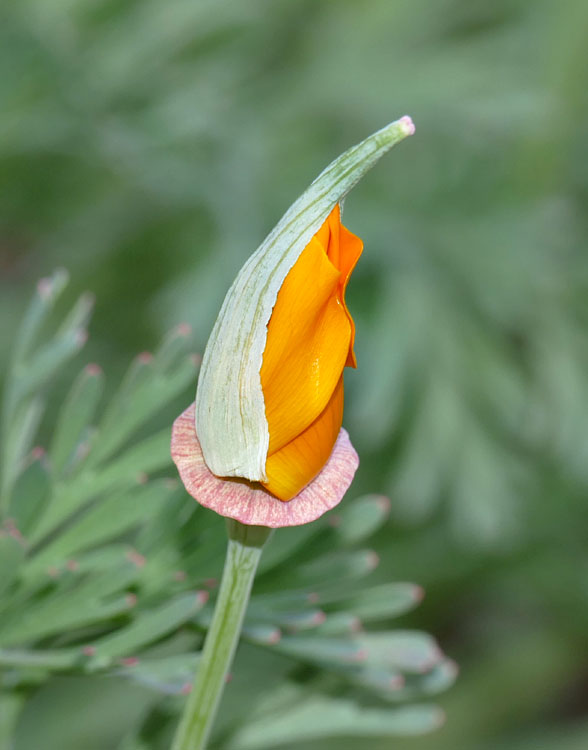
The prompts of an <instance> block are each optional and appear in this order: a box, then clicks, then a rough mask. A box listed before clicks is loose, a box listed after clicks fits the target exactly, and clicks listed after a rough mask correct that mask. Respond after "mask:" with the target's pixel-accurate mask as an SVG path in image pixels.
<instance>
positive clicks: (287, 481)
mask: <svg viewBox="0 0 588 750" xmlns="http://www.w3.org/2000/svg"><path fill="white" fill-rule="evenodd" d="M362 247H363V245H362V242H361V240H360V239H359V238H358V237H356V236H355V235H353V234H352V233H351V232H349V231H348V230H347V229H346V228H345V227H343V226H342V224H341V220H340V211H339V206H336V207H335V208H334V209H333V211H332V212H331V214H330V215H329V216H328V218H327V219H326V221H325V222H324V224H323V226H322V227H321V229H320V230H319V231H318V232H317V234H316V235H315V236H314V237H313V238H312V240H311V241H310V242H309V244H308V245H307V246H306V248H305V249H304V251H303V252H302V253H301V255H300V257H299V258H298V260H297V262H296V263H295V264H294V266H293V268H292V269H291V270H290V272H289V273H288V275H287V276H286V279H285V280H284V283H283V284H282V287H281V289H280V291H279V293H278V297H277V300H276V304H275V306H274V309H273V312H272V316H271V318H270V321H269V324H268V336H267V343H266V348H265V351H264V355H263V363H262V367H261V372H260V375H261V384H262V389H263V394H264V401H265V409H266V418H267V421H268V427H269V436H270V443H269V450H268V458H267V462H266V474H267V476H268V480H267V482H265V483H264V486H265V487H266V489H268V490H269V491H270V492H272V493H273V494H275V495H276V497H279V498H280V499H281V500H289V499H290V498H292V497H294V495H296V494H297V493H298V492H299V491H300V490H301V489H302V488H303V487H304V486H305V485H306V484H308V482H309V481H310V480H311V479H313V477H315V476H316V474H317V473H318V472H319V471H320V469H321V468H322V466H323V465H324V463H325V462H326V461H327V459H328V457H329V455H330V453H331V450H332V448H333V445H334V443H335V440H336V438H337V434H338V432H339V429H340V427H341V421H342V416H343V381H342V373H343V368H344V367H345V366H346V365H351V366H355V357H354V354H353V338H354V325H353V320H352V319H351V316H350V314H349V312H348V310H347V307H346V306H345V288H346V286H347V282H348V280H349V277H350V275H351V272H352V270H353V268H354V266H355V264H356V262H357V259H358V258H359V255H360V254H361V251H362Z"/></svg>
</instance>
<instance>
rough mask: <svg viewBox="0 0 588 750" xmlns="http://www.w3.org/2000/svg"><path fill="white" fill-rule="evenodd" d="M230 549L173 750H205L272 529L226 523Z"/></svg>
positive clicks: (230, 521)
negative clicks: (260, 560)
mask: <svg viewBox="0 0 588 750" xmlns="http://www.w3.org/2000/svg"><path fill="white" fill-rule="evenodd" d="M228 531H229V545H228V549H227V557H226V560H225V567H224V570H223V577H222V581H221V585H220V589H219V592H218V599H217V601H216V607H215V610H214V615H213V617H212V622H211V624H210V628H209V630H208V635H207V636H206V641H205V643H204V650H203V652H202V658H201V660H200V664H199V667H198V671H197V673H196V677H195V679H194V685H193V687H192V692H191V693H190V697H189V698H188V701H187V703H186V706H185V708H184V713H183V715H182V719H181V721H180V725H179V727H178V730H177V732H176V736H175V738H174V742H173V745H172V750H202V749H203V748H205V747H206V743H207V740H208V737H209V735H210V731H211V729H212V724H213V722H214V718H215V716H216V712H217V710H218V706H219V703H220V699H221V696H222V693H223V689H224V686H225V684H226V678H227V674H228V671H229V668H230V666H231V662H232V660H233V656H234V653H235V650H236V648H237V643H238V641H239V634H240V633H241V627H242V625H243V618H244V617H245V611H246V609H247V603H248V602H249V595H250V593H251V587H252V585H253V579H254V578H255V571H256V570H257V565H258V563H259V558H260V557H261V552H262V549H263V545H264V544H265V542H266V541H267V539H268V538H269V536H270V533H271V529H268V528H265V527H263V526H245V525H243V524H241V523H239V522H238V521H232V520H228Z"/></svg>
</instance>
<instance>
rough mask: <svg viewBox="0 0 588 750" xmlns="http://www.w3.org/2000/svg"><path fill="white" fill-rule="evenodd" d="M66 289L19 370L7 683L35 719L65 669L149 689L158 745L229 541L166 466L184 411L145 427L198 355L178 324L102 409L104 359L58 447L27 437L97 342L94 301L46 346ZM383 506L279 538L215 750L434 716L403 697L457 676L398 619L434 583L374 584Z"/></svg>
mask: <svg viewBox="0 0 588 750" xmlns="http://www.w3.org/2000/svg"><path fill="white" fill-rule="evenodd" d="M66 281H67V277H66V275H65V274H64V273H63V272H58V273H56V274H55V275H54V276H53V277H52V278H51V279H47V280H44V281H42V282H41V283H40V284H39V286H38V290H37V293H36V295H35V296H34V299H33V301H32V304H31V306H30V307H29V310H28V312H27V315H26V317H25V320H24V322H23V324H22V326H21V327H20V329H19V331H18V333H17V335H16V337H15V342H14V344H15V346H14V356H13V358H12V360H11V362H10V364H9V368H8V371H7V373H6V384H5V399H4V412H3V444H2V445H3V449H2V490H3V495H2V501H3V506H2V507H3V512H2V532H1V535H0V555H1V558H2V581H1V583H2V588H3V591H2V600H1V603H0V609H1V618H0V666H1V667H2V681H3V687H4V689H5V690H11V691H13V697H14V696H15V695H18V696H19V699H18V702H19V704H20V703H22V704H23V705H24V706H25V708H24V709H23V711H24V715H25V716H26V714H27V709H26V702H27V699H28V696H29V695H31V694H34V691H35V690H37V689H38V688H39V686H41V685H43V684H45V683H47V682H48V681H50V680H52V679H54V677H55V675H57V674H62V675H74V674H84V675H87V676H90V677H92V676H94V677H101V678H104V677H106V676H111V677H115V678H116V679H117V680H118V681H119V682H120V681H121V680H123V681H129V683H134V684H136V685H140V686H143V687H146V688H148V689H149V693H150V695H152V694H154V695H156V696H159V697H158V698H157V700H155V699H153V697H151V698H150V701H149V705H150V712H149V714H148V715H147V716H141V720H138V719H137V718H136V717H135V718H134V719H133V720H132V721H131V720H129V726H128V727H125V732H126V735H125V737H124V739H123V738H121V742H123V744H122V745H121V748H123V747H126V748H128V747H139V746H140V747H165V746H166V742H167V737H168V734H167V733H168V732H169V731H170V728H171V727H172V726H173V724H174V722H175V721H176V714H177V711H178V710H179V708H180V706H181V701H182V700H183V695H184V694H185V692H186V690H187V689H189V686H190V682H191V679H192V675H193V673H194V670H195V668H196V667H197V664H198V659H199V651H200V648H201V645H202V642H203V638H204V634H205V632H206V628H207V625H208V623H209V620H210V617H211V613H212V609H213V605H214V597H215V591H216V586H217V581H218V578H219V576H220V573H221V571H222V565H223V559H224V554H225V547H226V534H225V530H224V521H223V519H221V518H220V517H219V516H217V515H216V514H214V513H212V512H210V511H207V510H205V509H203V508H201V507H199V506H198V504H197V503H195V502H194V501H193V500H192V499H191V498H190V497H189V496H188V495H187V494H186V493H185V491H184V489H183V487H182V486H181V484H180V483H179V482H178V480H177V479H176V478H174V477H173V476H172V474H173V471H172V469H171V462H170V456H169V441H170V426H169V425H171V421H172V419H173V415H172V414H170V415H169V420H168V422H167V424H168V426H166V427H165V428H164V429H160V430H155V431H154V430H153V429H152V428H151V426H150V424H151V423H152V421H153V417H155V415H156V414H157V413H158V412H161V411H163V410H165V408H166V406H169V404H170V402H171V401H172V400H173V399H174V398H175V397H177V396H178V395H180V394H182V393H184V392H186V391H187V389H188V387H189V386H190V385H193V383H194V380H195V374H196V368H197V364H198V358H197V357H196V356H195V355H193V354H191V353H190V347H189V336H188V333H189V331H188V330H187V327H186V326H180V327H178V328H176V329H175V330H174V331H173V332H172V333H170V334H169V335H168V336H167V337H166V338H165V339H164V341H163V342H162V344H161V346H160V348H159V349H158V350H157V351H156V352H155V353H154V354H153V355H147V354H141V355H139V356H138V357H137V358H136V359H135V360H134V361H133V362H132V363H131V366H130V368H129V370H128V372H127V374H126V376H125V377H124V379H123V381H122V383H121V384H120V386H119V388H118V389H117V390H116V391H115V393H114V395H113V397H112V398H111V399H110V402H109V403H108V404H106V405H103V404H102V403H101V395H102V387H103V379H104V376H103V374H102V372H101V370H100V368H99V367H97V366H96V365H88V366H86V367H85V368H84V369H83V370H82V372H81V373H80V374H79V375H78V376H77V378H76V379H75V380H74V382H73V385H72V387H71V390H70V391H69V394H68V395H67V396H66V398H65V400H64V402H63V404H62V405H61V406H60V408H59V410H58V413H57V414H58V415H57V419H56V423H55V425H54V426H53V427H52V429H51V430H50V435H51V437H50V441H49V444H48V448H47V450H46V451H45V450H41V449H40V448H38V447H33V446H34V445H35V438H36V434H37V428H38V425H39V420H40V417H41V414H42V413H43V406H44V401H45V400H46V398H47V393H48V391H47V385H48V382H49V380H50V379H51V377H52V376H53V375H54V374H55V373H56V372H57V371H58V370H59V368H61V367H62V366H64V365H65V364H66V362H67V361H68V360H69V358H70V357H71V356H72V355H74V354H75V353H76V352H77V351H78V350H79V349H80V347H81V346H82V344H83V342H84V341H85V334H84V332H85V326H86V323H87V319H88V315H89V312H90V306H91V305H90V300H89V298H87V297H82V298H81V299H80V300H79V301H78V302H77V303H76V305H74V307H73V309H72V310H71V312H70V313H69V314H68V315H67V316H66V318H65V319H64V321H63V322H62V323H61V325H60V326H59V327H58V328H57V330H56V331H54V332H53V333H51V334H50V335H48V334H45V335H44V336H43V338H42V340H40V338H39V334H40V332H41V331H43V330H44V329H45V328H46V319H47V318H48V317H49V313H50V311H51V307H52V306H53V303H54V302H55V300H56V298H57V297H58V295H59V294H60V293H61V291H62V289H63V288H64V286H65V284H66ZM387 514H388V502H387V500H386V499H385V498H383V497H380V496H374V495H367V496H364V497H361V498H358V499H356V500H353V501H348V502H346V503H344V504H343V506H342V509H341V510H340V511H338V512H337V513H336V514H331V515H330V516H329V517H328V518H324V519H321V520H320V521H318V522H316V523H313V524H308V525H306V526H302V527H297V528H291V529H281V530H280V531H279V532H278V533H276V534H275V535H274V538H273V539H272V541H271V542H270V544H269V546H268V548H267V550H266V551H265V553H264V557H263V558H262V563H261V568H260V572H259V577H258V580H257V582H256V585H255V589H254V593H253V597H252V600H251V604H250V607H249V610H248V613H247V619H246V623H245V628H244V632H243V644H242V648H241V652H240V654H239V658H238V660H237V663H236V667H235V673H236V678H235V681H234V683H235V684H234V685H233V686H231V687H230V689H229V691H228V693H229V695H228V698H227V701H226V706H225V710H224V711H223V712H222V715H221V720H220V722H219V727H218V730H217V746H218V747H219V748H226V749H227V750H229V749H232V750H238V749H241V750H245V749H246V748H251V749H253V748H273V747H277V746H279V745H281V744H284V743H287V742H290V741H292V739H293V738H296V741H297V742H304V741H310V740H313V739H317V738H321V737H328V736H331V735H341V734H342V735H346V736H369V735H378V736H379V735H395V734H406V733H408V734H410V733H420V732H424V731H428V730H430V729H432V728H434V727H435V726H437V725H438V723H439V721H440V712H439V710H438V709H437V708H436V707H435V706H431V705H428V704H422V705H410V706H406V705H404V704H405V702H406V701H407V700H413V699H415V698H421V697H422V696H427V695H431V694H434V693H437V692H439V691H440V690H442V689H444V688H445V687H447V686H448V685H449V684H450V683H451V682H452V680H453V677H454V673H455V669H454V665H453V664H452V663H451V662H450V661H449V660H447V659H446V658H445V657H444V655H443V654H442V652H441V651H440V649H439V648H438V646H437V645H436V643H435V641H434V640H433V639H432V638H431V637H430V636H428V635H425V634H423V633H420V632H416V631H408V630H389V629H388V628H387V627H386V626H385V624H386V623H388V622H389V621H390V620H391V619H392V618H394V617H396V616H399V615H402V614H404V613H405V612H407V611H409V610H410V609H412V608H413V607H414V606H415V605H416V604H417V603H418V602H419V600H420V598H421V591H420V589H419V587H418V586H415V585H413V584H409V583H380V584H377V585H374V584H370V579H369V575H370V573H371V572H372V571H373V570H374V568H375V567H376V566H377V565H378V556H377V555H376V553H375V552H374V551H373V550H372V549H370V546H369V543H370V538H371V537H372V536H373V535H374V534H375V533H376V532H377V531H378V530H379V529H380V527H381V526H382V524H383V522H384V521H385V519H386V517H387ZM129 683H127V684H129ZM252 685H253V686H254V687H255V689H254V690H252V687H251V686H252ZM86 710H87V711H91V710H92V709H91V708H89V707H88V708H87V709H86ZM153 711H157V712H159V713H158V715H159V717H160V720H159V722H158V725H157V726H158V729H157V731H155V732H154V731H153V727H151V726H149V716H151V715H152V713H153ZM17 716H18V712H17V711H15V720H16V721H18V720H17V718H16V717H17ZM65 721H66V723H67V720H65ZM141 738H142V739H141ZM139 741H140V742H143V743H144V744H142V745H137V744H136V743H137V742H139ZM145 742H147V744H145ZM129 743H131V744H129ZM132 743H135V744H132ZM25 746H26V744H25Z"/></svg>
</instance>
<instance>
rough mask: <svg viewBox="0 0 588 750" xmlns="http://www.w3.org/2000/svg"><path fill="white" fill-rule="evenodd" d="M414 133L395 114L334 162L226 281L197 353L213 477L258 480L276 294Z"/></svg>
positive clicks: (201, 422)
mask: <svg viewBox="0 0 588 750" xmlns="http://www.w3.org/2000/svg"><path fill="white" fill-rule="evenodd" d="M413 132H414V126H413V124H412V121H411V119H410V118H409V117H402V118H401V119H400V120H397V121H396V122H393V123H391V124H390V125H387V126H386V127H385V128H382V129H381V130H379V131H377V132H376V133H373V134H372V135H370V136H369V137H368V138H366V139H365V140H364V141H362V142H361V143H359V144H358V145H357V146H354V147H353V148H350V149H349V150H348V151H346V152H345V153H344V154H342V155H341V156H339V157H338V158H337V159H335V161H333V162H332V163H331V164H330V165H329V166H328V167H327V168H326V169H325V170H324V172H322V173H321V174H320V175H319V176H318V177H317V178H316V180H315V181H314V182H313V183H312V184H311V186H310V187H309V188H308V190H306V192H305V193H303V194H302V195H301V196H300V198H298V200H297V201H296V202H295V203H294V204H293V205H292V206H290V208H289V209H288V211H287V212H286V213H285V214H284V216H283V217H282V219H281V220H280V222H279V223H278V224H277V225H276V227H275V228H274V229H273V230H272V232H271V233H270V234H269V235H268V237H267V238H266V239H265V240H264V242H263V243H262V244H261V246H260V247H259V248H258V249H257V251H256V252H255V253H254V254H253V255H252V256H251V257H250V258H249V260H248V261H247V262H246V263H245V265H244V266H243V268H242V269H241V271H240V272H239V274H238V276H237V278H236V279H235V281H234V282H233V285H232V286H231V288H230V289H229V291H228V293H227V296H226V297H225V300H224V302H223V306H222V308H221V311H220V313H219V316H218V318H217V320H216V323H215V325H214V328H213V330H212V333H211V336H210V339H209V340H208V344H207V346H206V350H205V352H204V358H203V361H202V368H201V371H200V379H199V383H198V391H197V394H196V429H197V432H198V437H199V439H200V443H201V445H202V452H203V454H204V459H205V461H206V463H207V465H208V467H209V468H210V470H211V471H212V472H213V473H214V474H216V475H218V476H221V477H243V478H246V479H249V480H251V481H265V479H266V475H265V464H266V458H267V451H268V446H269V431H268V425H267V420H266V416H265V406H264V399H263V392H262V389H261V378H260V375H259V373H260V369H261V364H262V359H263V352H264V350H265V343H266V338H267V324H268V322H269V319H270V316H271V313H272V310H273V307H274V305H275V302H276V298H277V295H278V292H279V290H280V288H281V286H282V284H283V282H284V279H285V278H286V275H287V274H288V271H289V270H290V269H291V268H292V266H293V265H294V263H295V262H296V261H297V260H298V257H299V256H300V254H301V253H302V251H303V250H304V248H305V247H306V245H307V244H308V243H309V241H310V240H311V238H312V237H313V235H314V234H315V233H316V232H317V231H318V229H319V228H320V226H321V225H322V224H323V222H324V221H325V219H326V218H327V216H328V215H329V213H330V212H331V211H332V210H333V208H334V206H335V204H336V203H338V202H339V201H341V200H342V199H343V198H344V197H345V195H346V194H347V193H348V192H349V191H350V190H351V188H352V187H353V186H354V185H355V184H356V183H357V182H358V180H359V179H360V178H361V177H363V175H364V174H365V173H366V172H367V171H368V170H369V169H370V168H371V167H373V166H374V164H375V163H376V162H377V161H378V159H379V158H380V157H381V156H382V155H383V154H385V153H386V151H388V149H390V148H391V147H392V146H394V144H396V143H398V142H399V141H401V140H403V139H404V138H406V136H408V135H412V133H413Z"/></svg>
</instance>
